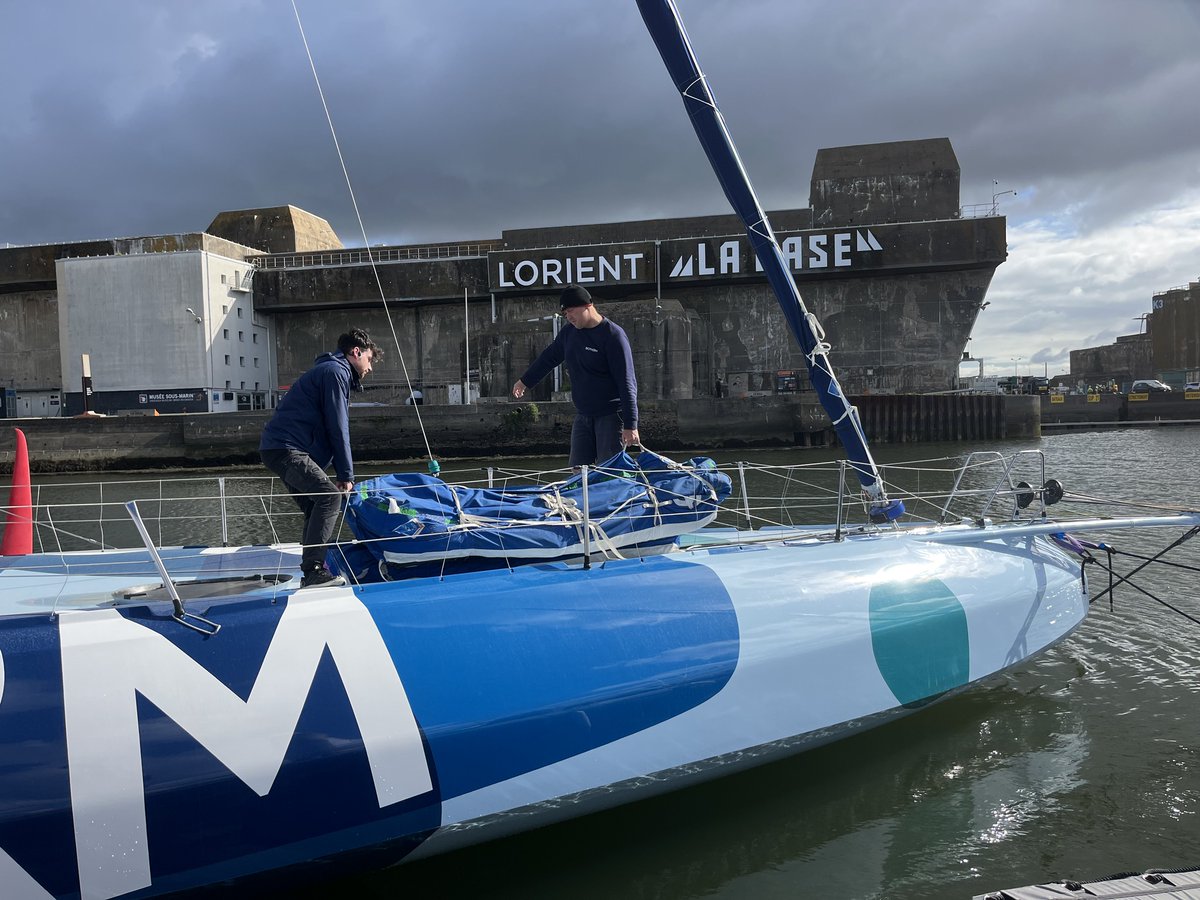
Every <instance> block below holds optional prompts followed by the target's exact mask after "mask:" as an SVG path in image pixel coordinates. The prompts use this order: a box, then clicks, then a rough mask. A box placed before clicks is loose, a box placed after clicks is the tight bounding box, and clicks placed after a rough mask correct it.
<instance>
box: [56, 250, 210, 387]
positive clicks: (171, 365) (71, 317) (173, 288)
mask: <svg viewBox="0 0 1200 900" xmlns="http://www.w3.org/2000/svg"><path fill="white" fill-rule="evenodd" d="M58 290H59V304H58V319H59V321H58V326H59V340H60V349H61V357H60V370H61V372H62V378H63V382H64V384H65V385H67V387H68V390H77V389H78V387H77V386H78V385H79V383H80V378H81V375H82V371H81V363H80V355H81V354H84V353H86V354H88V355H89V356H90V357H91V365H92V381H93V384H94V386H95V388H96V390H120V389H125V388H136V387H139V386H149V385H153V386H156V387H159V388H163V389H171V388H185V387H189V388H194V387H197V386H202V385H206V384H208V383H209V371H208V365H207V361H206V359H207V357H206V348H205V338H204V331H203V328H204V325H203V323H197V322H196V321H195V318H194V317H193V316H192V315H191V314H189V313H188V312H186V309H187V308H188V307H189V306H191V307H192V308H193V309H194V308H195V307H196V306H197V305H200V301H201V300H202V298H203V296H204V284H203V259H202V256H201V254H200V253H196V252H189V253H156V254H145V255H140V256H101V257H94V258H90V259H66V260H60V261H59V263H58Z"/></svg>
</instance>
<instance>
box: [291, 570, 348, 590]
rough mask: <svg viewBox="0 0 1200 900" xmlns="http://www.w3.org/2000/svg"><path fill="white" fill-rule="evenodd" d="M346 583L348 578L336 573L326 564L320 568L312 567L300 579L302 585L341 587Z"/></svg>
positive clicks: (305, 586)
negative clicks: (326, 566)
mask: <svg viewBox="0 0 1200 900" xmlns="http://www.w3.org/2000/svg"><path fill="white" fill-rule="evenodd" d="M345 583H346V579H345V578H343V577H342V576H341V575H334V574H333V573H332V572H330V571H329V570H328V569H326V568H325V567H324V566H322V567H321V568H320V569H312V570H311V571H309V572H306V573H305V575H304V577H303V578H301V579H300V587H302V588H310V587H341V586H342V585H343V584H345Z"/></svg>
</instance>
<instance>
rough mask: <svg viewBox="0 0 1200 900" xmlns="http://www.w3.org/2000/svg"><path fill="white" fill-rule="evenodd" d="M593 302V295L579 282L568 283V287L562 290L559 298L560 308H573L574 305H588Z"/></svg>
mask: <svg viewBox="0 0 1200 900" xmlns="http://www.w3.org/2000/svg"><path fill="white" fill-rule="evenodd" d="M591 302H592V295H591V294H589V293H588V292H587V289H586V288H581V287H580V286H579V285H577V284H571V285H567V289H566V290H565V291H563V292H562V296H561V297H559V298H558V305H559V308H560V309H571V308H572V307H574V306H587V305H588V304H589V303H591Z"/></svg>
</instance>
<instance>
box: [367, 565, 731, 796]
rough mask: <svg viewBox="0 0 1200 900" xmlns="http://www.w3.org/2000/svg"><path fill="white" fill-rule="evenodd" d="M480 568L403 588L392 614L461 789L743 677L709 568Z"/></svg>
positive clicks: (379, 612) (431, 725) (390, 630)
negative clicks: (500, 571)
mask: <svg viewBox="0 0 1200 900" xmlns="http://www.w3.org/2000/svg"><path fill="white" fill-rule="evenodd" d="M519 575H520V577H516V576H514V575H506V576H505V575H502V576H497V575H495V574H490V575H472V576H465V577H462V578H458V579H454V580H452V581H448V582H446V583H444V584H443V585H441V586H440V587H438V588H437V589H435V590H432V591H431V590H429V586H428V585H425V586H423V587H421V588H420V589H419V590H416V589H415V590H412V591H410V592H408V594H407V595H406V594H404V593H403V592H396V591H395V590H394V587H395V586H393V590H392V592H393V593H395V594H397V602H384V603H378V604H374V603H372V602H371V601H372V598H373V596H374V595H375V593H378V592H387V591H388V588H386V587H384V588H381V589H379V591H375V592H373V589H371V588H368V589H366V590H364V591H363V599H364V601H365V602H366V603H367V604H368V607H369V608H370V609H371V612H372V615H373V616H374V617H375V619H376V621H377V622H378V624H379V626H380V631H381V633H382V634H383V635H384V640H385V641H386V643H387V645H388V649H389V651H390V652H391V655H392V658H393V659H394V660H395V661H396V666H397V668H398V670H399V671H400V676H401V679H402V680H403V681H404V683H405V685H406V686H407V688H408V690H409V696H410V698H411V700H412V704H413V711H414V712H415V714H416V716H417V721H418V722H419V723H420V724H421V728H422V731H423V732H424V734H425V737H426V739H427V740H428V742H429V747H430V752H431V755H432V757H433V763H434V768H435V769H436V771H437V775H438V780H439V782H440V784H441V789H442V794H443V796H444V797H455V796H458V795H460V794H464V793H467V792H468V791H472V790H475V789H477V788H480V787H483V786H485V785H490V784H495V783H498V782H500V781H504V780H506V779H508V778H512V777H514V776H516V775H519V774H521V773H523V772H528V771H530V770H532V769H537V768H541V767H542V766H544V765H548V764H549V763H552V762H556V761H558V760H562V759H567V758H569V757H572V756H576V755H578V754H580V753H583V752H585V751H587V750H591V749H593V748H595V747H600V746H603V745H605V744H608V743H610V742H612V741H614V740H616V739H618V738H621V737H624V736H625V735H628V734H632V733H635V732H638V731H642V730H644V729H646V728H648V727H650V726H652V725H655V724H657V723H659V722H663V721H666V720H667V719H670V718H672V717H673V716H676V715H678V714H679V713H681V712H683V711H685V710H687V709H690V708H692V707H694V706H698V705H699V704H701V703H703V702H704V701H705V700H707V699H708V698H710V697H711V696H713V695H714V694H716V693H717V692H718V691H719V690H720V689H721V688H722V687H723V686H724V685H725V683H726V682H727V681H728V680H729V677H730V675H732V673H733V670H734V667H735V666H736V664H737V658H738V626H737V617H736V615H735V614H734V610H733V605H732V602H731V601H730V598H729V594H728V592H727V591H726V590H725V587H724V585H723V584H722V583H721V581H720V579H719V578H718V577H717V576H716V575H715V574H714V573H713V572H712V571H711V570H709V569H707V568H704V567H700V566H695V565H691V564H688V563H680V562H676V561H673V560H668V559H663V558H654V559H650V560H646V561H644V562H642V563H640V564H634V565H621V566H612V567H605V568H593V569H591V570H590V571H576V572H573V573H570V574H569V575H564V572H563V571H562V569H560V568H556V567H546V568H545V569H541V570H539V569H536V568H525V569H522V570H520V573H519Z"/></svg>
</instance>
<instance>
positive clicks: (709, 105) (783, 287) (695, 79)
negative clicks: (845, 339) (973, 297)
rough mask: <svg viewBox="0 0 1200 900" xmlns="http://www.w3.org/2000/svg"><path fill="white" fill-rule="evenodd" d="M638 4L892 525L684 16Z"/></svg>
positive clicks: (867, 484) (865, 482)
mask: <svg viewBox="0 0 1200 900" xmlns="http://www.w3.org/2000/svg"><path fill="white" fill-rule="evenodd" d="M637 2H638V9H640V10H641V13H642V19H643V20H644V21H645V23H646V28H647V29H648V30H649V32H650V36H651V37H652V38H653V39H654V43H655V45H656V46H657V47H658V52H659V53H660V54H661V55H662V59H663V62H664V63H665V64H666V67H667V71H668V72H669V73H670V75H671V80H672V81H674V82H675V87H676V88H677V89H678V90H679V93H680V95H681V96H682V97H683V105H684V107H685V108H686V109H687V112H688V116H689V117H690V118H691V120H692V127H693V128H695V129H696V136H697V137H698V138H700V144H701V146H703V147H704V152H705V153H706V154H707V155H708V160H709V162H710V163H711V164H712V167H713V171H714V172H715V173H716V176H717V180H718V181H720V182H721V187H722V188H723V189H724V191H725V196H726V197H727V198H728V199H729V203H730V204H731V205H732V206H733V209H734V211H735V212H736V213H737V214H738V216H739V217H740V218H741V220H742V222H743V223H744V224H745V226H746V234H747V236H748V237H749V238H750V244H751V246H752V247H753V248H754V253H755V255H756V256H757V257H758V260H759V262H760V263H761V264H762V267H763V271H764V272H766V275H767V281H768V282H770V284H771V288H772V290H774V292H775V297H776V299H778V300H779V305H780V307H781V308H782V309H783V314H784V316H785V317H786V318H787V322H788V326H789V327H790V328H791V330H792V334H793V335H794V336H795V338H796V340H797V342H799V344H800V349H801V350H803V351H804V361H805V365H806V366H807V367H808V376H809V380H810V381H812V385H813V388H814V389H815V390H816V392H817V397H818V398H819V399H820V401H821V406H823V407H824V408H825V412H826V413H828V415H829V420H830V421H831V422H832V423H833V428H834V431H836V432H837V436H838V438H839V439H840V440H841V442H842V445H843V446H844V447H845V448H846V455H847V457H849V461H850V465H851V467H852V468H853V469H854V471H855V474H857V475H858V479H859V481H860V482H861V483H862V486H863V490H864V491H865V492H866V494H867V496H868V497H869V498H870V499H871V500H873V501H877V502H875V503H872V514H873V516H872V517H873V518H875V517H876V516H880V517H882V518H883V519H894V518H896V517H897V516H899V515H900V514H901V513H902V512H903V510H904V506H903V504H902V503H900V501H891V502H886V496H885V493H884V487H883V480H882V479H881V478H880V475H879V470H878V469H877V468H876V466H875V460H874V459H872V457H871V451H870V449H869V448H868V447H867V439H866V436H865V435H864V434H863V430H862V424H861V422H860V421H859V417H858V410H857V409H856V408H855V407H854V406H852V405H851V404H850V402H849V401H848V400H847V399H846V396H845V395H844V394H843V393H842V387H841V385H840V384H838V380H837V376H835V375H834V373H833V367H832V366H831V365H830V362H829V344H827V343H826V342H825V333H824V331H822V329H821V325H820V323H819V322H818V321H817V319H816V316H814V315H813V314H812V313H810V312H809V311H808V309H807V308H806V307H805V305H804V300H803V299H801V297H800V291H799V289H798V288H797V287H796V282H795V281H794V280H793V278H792V274H791V272H790V271H789V269H788V265H787V262H786V261H785V260H784V258H783V254H782V253H781V252H780V250H779V245H778V243H777V242H776V240H775V233H774V232H773V231H772V230H771V223H770V222H769V221H767V214H766V213H765V212H764V211H763V208H762V206H761V205H760V204H759V202H758V198H757V197H756V196H755V194H754V188H753V186H752V185H751V184H750V178H749V176H747V175H746V170H745V168H744V167H743V166H742V160H741V158H740V157H739V156H738V152H737V148H736V147H735V146H734V144H733V138H732V137H731V136H730V134H729V129H728V128H727V127H726V126H725V118H724V117H723V116H722V115H721V111H720V110H719V109H718V108H717V101H716V100H715V99H714V98H713V95H712V91H711V90H710V89H709V86H708V82H707V81H706V80H705V77H704V73H702V72H701V71H700V64H699V63H698V62H697V61H696V54H695V53H694V52H693V51H692V44H691V41H690V40H689V39H688V36H687V31H686V30H685V29H684V27H683V20H682V19H680V17H679V10H678V9H676V8H675V3H674V0H637Z"/></svg>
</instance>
